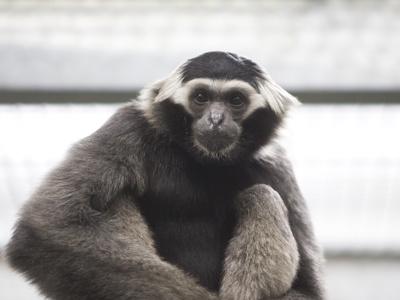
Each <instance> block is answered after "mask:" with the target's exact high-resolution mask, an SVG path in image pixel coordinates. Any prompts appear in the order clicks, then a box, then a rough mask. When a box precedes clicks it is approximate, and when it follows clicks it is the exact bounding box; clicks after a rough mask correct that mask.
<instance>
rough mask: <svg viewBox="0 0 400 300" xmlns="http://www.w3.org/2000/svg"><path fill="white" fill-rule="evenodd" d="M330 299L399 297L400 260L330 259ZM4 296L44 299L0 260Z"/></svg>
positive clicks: (5, 299)
mask: <svg viewBox="0 0 400 300" xmlns="http://www.w3.org/2000/svg"><path fill="white" fill-rule="evenodd" d="M326 281H327V289H328V295H329V299H330V300H358V299H360V300H361V299H362V300H399V299H400V285H399V283H400V260H398V259H397V260H395V259H375V260H374V259H344V258H335V259H328V260H327V265H326ZM0 299H1V300H25V299H27V300H43V299H44V298H43V297H41V296H38V294H37V292H36V290H35V288H34V287H33V286H31V285H29V284H28V283H26V282H25V281H24V280H23V279H22V278H21V277H20V276H19V275H17V274H16V273H14V272H12V271H11V270H10V269H9V268H8V267H7V266H6V265H5V264H4V262H0Z"/></svg>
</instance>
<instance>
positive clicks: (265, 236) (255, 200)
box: [220, 184, 299, 300]
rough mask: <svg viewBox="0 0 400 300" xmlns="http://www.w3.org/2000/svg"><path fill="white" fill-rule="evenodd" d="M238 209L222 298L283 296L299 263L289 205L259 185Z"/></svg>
mask: <svg viewBox="0 0 400 300" xmlns="http://www.w3.org/2000/svg"><path fill="white" fill-rule="evenodd" d="M236 208H237V211H238V215H239V220H238V224H237V226H238V227H237V229H236V232H235V235H234V237H233V238H232V239H231V241H230V243H229V245H228V248H227V255H226V258H225V268H224V276H223V280H222V287H221V291H220V295H221V298H222V299H248V300H252V299H260V297H261V296H267V297H279V296H282V295H283V294H284V293H285V292H287V291H288V290H289V289H290V287H291V285H292V282H293V280H294V278H295V276H296V272H297V268H298V261H299V255H298V251H297V244H296V241H295V239H294V237H293V234H292V232H291V230H290V226H289V220H288V216H287V209H286V206H285V205H284V203H283V201H282V199H281V197H280V196H279V194H278V193H277V192H276V191H274V190H273V189H272V188H271V187H270V186H267V185H265V184H259V185H255V186H253V187H251V188H249V189H247V190H245V191H243V192H242V193H241V194H240V195H239V197H238V199H237V203H236Z"/></svg>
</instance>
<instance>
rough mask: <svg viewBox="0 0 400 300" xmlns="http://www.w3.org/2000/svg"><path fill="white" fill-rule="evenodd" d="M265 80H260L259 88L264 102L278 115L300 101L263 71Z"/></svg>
mask: <svg viewBox="0 0 400 300" xmlns="http://www.w3.org/2000/svg"><path fill="white" fill-rule="evenodd" d="M263 75H264V77H265V80H264V81H263V82H260V84H259V90H260V94H261V96H262V97H263V98H264V101H265V102H266V104H267V105H268V106H269V107H270V108H271V109H272V110H273V111H274V112H275V113H276V114H277V115H278V116H280V117H283V116H284V115H285V114H286V113H287V112H288V111H289V110H290V108H292V107H293V106H296V105H299V104H300V102H299V101H298V100H297V99H296V97H294V96H292V95H291V94H289V93H288V92H286V91H285V90H284V89H283V88H281V87H280V86H279V85H278V84H276V83H275V82H274V81H273V80H272V79H271V77H270V76H269V75H268V73H266V72H264V74H263Z"/></svg>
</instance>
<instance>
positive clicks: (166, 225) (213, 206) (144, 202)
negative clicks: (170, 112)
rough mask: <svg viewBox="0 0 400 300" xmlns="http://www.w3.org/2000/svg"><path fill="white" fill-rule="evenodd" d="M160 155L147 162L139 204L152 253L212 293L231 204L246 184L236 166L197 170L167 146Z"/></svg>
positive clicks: (231, 219) (196, 165) (230, 226)
mask: <svg viewBox="0 0 400 300" xmlns="http://www.w3.org/2000/svg"><path fill="white" fill-rule="evenodd" d="M167 148H170V150H169V151H168V149H167ZM153 150H154V149H153ZM160 150H161V149H160ZM155 151H157V150H155ZM162 153H164V155H163V156H162V157H161V156H154V155H152V156H151V157H152V158H154V157H157V158H156V159H151V160H149V161H148V162H147V168H146V169H147V170H148V171H149V178H148V186H149V188H148V190H147V192H146V193H145V194H144V195H143V196H142V197H140V199H139V205H140V206H141V210H142V212H143V214H144V216H145V218H146V220H147V222H148V224H149V226H150V228H151V229H152V231H153V234H154V240H155V242H156V247H157V250H158V253H159V255H160V256H161V257H163V258H164V259H165V260H167V261H169V262H171V263H173V264H175V265H177V266H178V267H180V268H181V269H183V270H184V271H186V272H188V273H190V274H192V275H193V276H194V277H196V278H197V279H198V280H199V282H200V283H201V284H202V285H204V286H206V287H208V288H210V289H212V290H218V288H219V284H220V279H221V268H222V262H223V258H224V253H225V248H226V246H227V243H228V241H229V239H230V238H231V236H232V231H233V227H234V225H235V214H234V211H233V199H234V197H235V196H236V194H237V193H238V191H239V190H241V189H242V188H243V187H244V186H245V185H248V184H249V182H246V180H243V178H244V177H246V176H244V174H243V172H244V171H243V168H242V167H240V166H212V165H201V164H200V163H198V162H196V161H194V160H192V159H191V158H190V157H189V156H188V155H186V154H185V153H184V152H183V151H182V150H180V149H179V148H175V147H174V146H173V145H168V146H166V148H164V149H162ZM166 153H168V155H167V156H166V155H165V154H166Z"/></svg>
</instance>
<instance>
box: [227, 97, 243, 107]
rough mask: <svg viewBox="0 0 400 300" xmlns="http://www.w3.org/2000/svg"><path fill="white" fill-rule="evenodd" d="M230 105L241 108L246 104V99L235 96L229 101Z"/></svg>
mask: <svg viewBox="0 0 400 300" xmlns="http://www.w3.org/2000/svg"><path fill="white" fill-rule="evenodd" d="M229 103H230V104H232V105H233V106H236V107H240V106H242V105H243V104H244V99H243V98H242V97H240V96H234V97H232V98H231V99H230V100H229Z"/></svg>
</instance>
